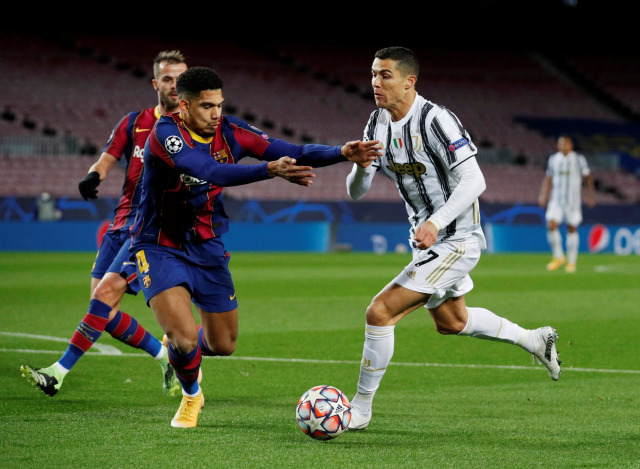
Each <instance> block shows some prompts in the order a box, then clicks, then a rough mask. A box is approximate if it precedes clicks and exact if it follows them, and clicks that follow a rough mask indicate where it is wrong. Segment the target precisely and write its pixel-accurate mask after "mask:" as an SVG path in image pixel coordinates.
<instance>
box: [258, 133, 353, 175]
mask: <svg viewBox="0 0 640 469" xmlns="http://www.w3.org/2000/svg"><path fill="white" fill-rule="evenodd" d="M340 148H341V147H339V146H336V147H329V146H326V145H316V144H308V145H294V144H292V143H289V142H286V141H284V140H279V139H276V138H274V139H273V140H272V141H271V143H270V144H269V146H268V147H267V148H266V150H265V152H264V159H266V160H277V159H278V158H280V157H282V156H290V157H291V158H295V159H296V164H298V165H301V166H313V167H314V168H321V167H323V166H329V165H332V164H336V163H340V162H341V161H347V159H346V158H345V157H344V156H342V154H341V153H340Z"/></svg>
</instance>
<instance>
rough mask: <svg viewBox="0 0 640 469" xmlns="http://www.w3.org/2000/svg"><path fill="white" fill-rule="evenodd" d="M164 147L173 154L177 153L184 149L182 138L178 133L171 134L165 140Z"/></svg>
mask: <svg viewBox="0 0 640 469" xmlns="http://www.w3.org/2000/svg"><path fill="white" fill-rule="evenodd" d="M164 148H165V149H166V150H167V151H168V152H169V153H171V154H172V155H173V154H176V153H178V152H179V151H180V150H182V139H181V138H180V137H178V136H177V135H171V136H170V137H167V139H166V140H165V141H164Z"/></svg>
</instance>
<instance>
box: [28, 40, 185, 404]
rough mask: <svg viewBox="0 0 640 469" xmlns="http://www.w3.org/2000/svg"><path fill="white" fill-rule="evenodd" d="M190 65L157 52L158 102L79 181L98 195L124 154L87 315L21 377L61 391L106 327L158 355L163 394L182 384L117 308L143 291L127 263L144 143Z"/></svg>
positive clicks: (118, 133) (133, 117)
mask: <svg viewBox="0 0 640 469" xmlns="http://www.w3.org/2000/svg"><path fill="white" fill-rule="evenodd" d="M186 69H187V64H186V61H185V57H184V56H183V54H182V53H181V52H180V51H176V50H173V51H163V52H160V53H159V54H158V55H157V56H156V58H155V60H154V62H153V76H154V78H153V80H152V84H153V87H154V89H155V90H156V92H157V94H158V105H157V106H155V107H152V108H149V109H143V110H142V111H135V112H130V113H128V114H127V115H125V116H124V117H123V118H122V119H121V120H120V122H118V124H117V125H116V127H115V128H114V130H113V132H112V134H111V136H110V137H109V141H108V142H107V145H106V147H105V149H104V150H103V153H102V154H101V156H100V158H99V159H98V161H97V162H96V163H94V164H93V165H92V166H91V168H89V172H88V174H87V176H86V177H85V178H84V179H83V180H82V181H80V183H79V185H78V188H79V190H80V194H81V195H82V197H83V198H84V199H85V200H88V199H95V198H97V193H98V191H97V187H98V186H99V184H100V182H101V181H103V180H104V179H105V178H106V177H107V175H108V174H109V172H110V171H111V170H112V169H113V168H114V167H116V165H117V164H118V163H119V162H120V160H121V159H122V158H123V157H124V158H125V159H126V162H127V169H126V175H125V180H124V184H123V186H122V193H121V196H120V200H119V203H118V205H117V206H116V208H115V209H114V215H113V217H112V219H111V223H110V225H109V228H108V230H107V231H106V233H105V235H104V237H103V238H102V243H101V245H100V248H99V250H98V254H97V257H96V260H95V262H94V264H93V268H92V271H91V301H90V303H89V310H88V312H87V314H86V315H85V317H84V318H83V319H82V321H81V322H80V324H79V325H78V328H77V330H76V332H75V333H74V334H73V337H72V338H71V341H70V342H69V345H68V347H67V350H66V351H65V352H64V354H63V355H62V357H61V358H60V359H59V360H58V361H56V362H55V363H53V364H52V365H50V366H48V367H46V368H33V367H32V366H30V365H22V366H21V367H20V369H21V371H22V374H23V376H24V377H25V378H27V380H28V381H30V382H31V383H32V384H35V385H37V386H38V387H39V388H40V389H41V390H42V391H43V392H44V393H45V394H47V395H48V396H54V395H55V394H56V393H57V392H58V391H59V390H60V387H61V386H62V382H63V380H64V378H65V376H66V375H67V373H68V372H69V371H70V370H71V368H72V367H73V366H74V365H75V364H76V362H77V361H78V360H79V359H80V358H81V357H82V355H83V354H84V353H85V352H86V351H87V350H89V348H90V347H91V346H92V345H93V344H94V343H95V342H96V341H97V340H98V338H99V337H100V336H101V335H102V332H103V331H105V330H106V331H107V332H109V333H110V334H111V335H112V336H113V337H115V338H116V339H118V340H120V341H122V342H124V343H125V344H127V345H131V346H132V347H136V348H140V349H142V350H144V351H145V352H147V353H148V354H149V355H151V356H152V357H154V358H155V359H156V360H158V362H159V363H160V367H161V369H162V374H163V377H164V379H163V384H162V391H163V393H164V394H168V395H175V394H176V393H177V392H178V390H179V389H180V384H179V382H178V380H177V378H176V376H175V372H174V370H173V368H172V367H171V365H170V363H169V357H168V353H167V349H166V347H165V346H164V345H163V344H162V343H161V342H160V341H159V340H158V339H157V338H155V337H153V336H152V335H151V334H150V333H149V332H147V331H146V330H145V329H144V327H142V325H140V324H139V323H138V321H136V319H135V318H133V317H131V316H130V315H128V314H127V313H125V312H124V311H120V309H119V308H120V302H121V301H122V298H123V297H124V294H125V293H130V294H132V295H137V293H138V291H140V288H139V284H138V282H137V280H136V268H135V264H134V263H133V262H129V257H130V255H131V253H130V252H129V248H130V246H131V235H130V233H129V228H130V227H131V225H132V224H133V222H134V221H135V215H136V211H137V209H138V204H139V203H140V195H141V194H140V191H141V184H140V181H141V175H142V170H143V167H144V164H143V160H142V154H143V150H144V144H145V142H146V140H147V137H148V136H149V132H151V129H152V128H153V126H154V124H155V123H156V121H157V120H158V118H159V117H160V115H162V114H167V113H172V112H175V111H176V110H177V109H178V95H177V93H176V80H177V79H178V76H179V75H180V74H181V73H182V72H184V71H185V70H186Z"/></svg>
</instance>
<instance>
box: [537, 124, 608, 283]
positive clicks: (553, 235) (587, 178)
mask: <svg viewBox="0 0 640 469" xmlns="http://www.w3.org/2000/svg"><path fill="white" fill-rule="evenodd" d="M557 146H558V151H557V152H556V153H554V154H553V155H551V156H550V157H549V160H548V161H547V172H546V175H545V177H544V179H543V180H542V188H541V189H540V199H539V203H540V206H541V207H544V206H545V205H546V207H547V210H546V213H545V218H546V221H547V240H548V241H549V246H550V247H551V255H552V258H551V262H549V263H548V264H547V270H549V271H554V270H557V269H559V268H560V267H561V266H562V265H564V264H565V263H566V265H565V268H564V270H565V271H566V272H568V273H573V272H575V271H576V264H577V261H578V248H579V245H580V238H579V237H578V226H580V223H582V183H583V181H584V182H586V183H587V189H588V192H587V204H588V205H589V207H593V206H594V205H595V188H594V183H593V176H592V174H591V170H590V169H589V165H588V164H587V159H586V158H585V157H584V155H582V154H580V153H576V152H575V151H574V149H573V140H572V139H571V137H569V136H568V135H561V136H560V137H558V143H557ZM562 223H566V225H567V240H566V248H567V250H566V252H567V256H566V257H565V255H564V249H563V248H562V235H561V234H560V230H559V229H558V227H559V226H560V225H561V224H562Z"/></svg>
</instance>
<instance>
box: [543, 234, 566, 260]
mask: <svg viewBox="0 0 640 469" xmlns="http://www.w3.org/2000/svg"><path fill="white" fill-rule="evenodd" d="M547 241H549V246H551V255H552V256H553V257H555V258H556V259H561V258H562V257H564V252H563V250H562V236H560V230H553V231H547Z"/></svg>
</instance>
